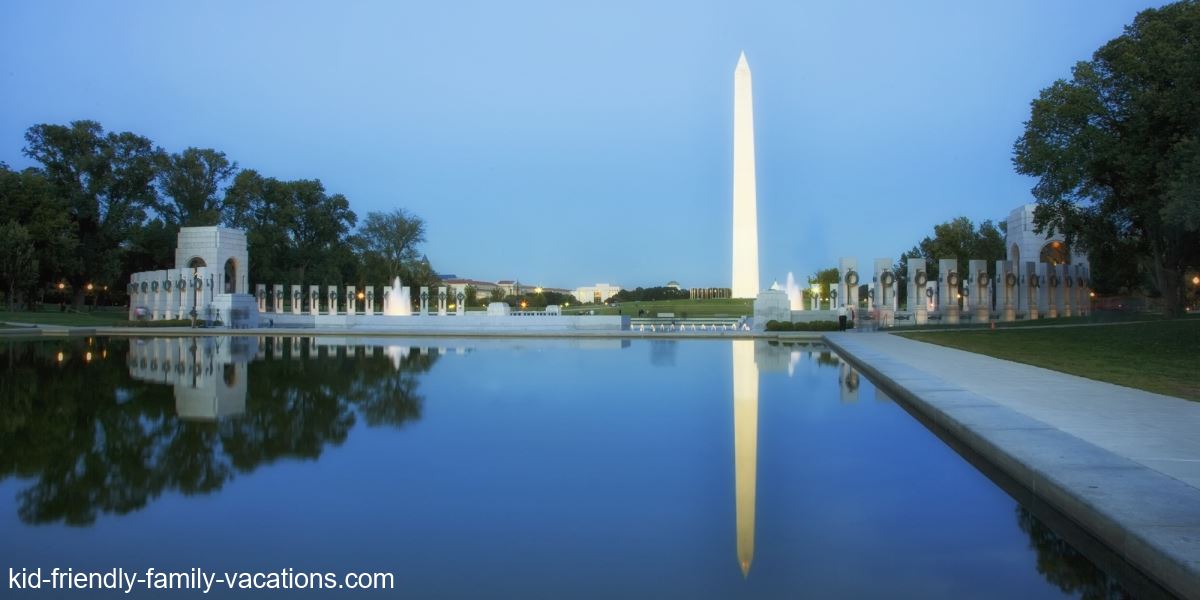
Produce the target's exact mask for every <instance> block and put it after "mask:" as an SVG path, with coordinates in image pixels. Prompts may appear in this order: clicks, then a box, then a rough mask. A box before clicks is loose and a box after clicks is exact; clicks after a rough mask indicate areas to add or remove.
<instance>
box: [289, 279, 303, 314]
mask: <svg viewBox="0 0 1200 600" xmlns="http://www.w3.org/2000/svg"><path fill="white" fill-rule="evenodd" d="M290 291H291V293H290V294H288V299H289V300H290V301H291V303H292V311H291V312H292V314H293V315H298V314H300V312H301V310H300V309H301V307H303V306H304V288H303V287H302V286H299V285H293V286H291V290H290Z"/></svg>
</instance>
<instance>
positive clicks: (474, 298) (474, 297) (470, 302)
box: [463, 285, 479, 306]
mask: <svg viewBox="0 0 1200 600" xmlns="http://www.w3.org/2000/svg"><path fill="white" fill-rule="evenodd" d="M463 293H464V294H465V295H466V297H467V299H466V302H467V306H479V290H477V289H475V286H473V285H468V286H467V289H466V290H464V291H463Z"/></svg>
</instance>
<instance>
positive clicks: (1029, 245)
mask: <svg viewBox="0 0 1200 600" xmlns="http://www.w3.org/2000/svg"><path fill="white" fill-rule="evenodd" d="M1036 207H1037V205H1036V204H1024V205H1021V206H1018V207H1016V208H1014V209H1013V210H1012V212H1010V213H1008V231H1007V232H1006V233H1005V236H1004V245H1005V248H1006V254H1007V257H1008V260H1010V261H1012V262H1013V263H1016V264H1021V263H1022V262H1025V261H1033V262H1044V263H1047V264H1051V265H1062V264H1067V265H1078V264H1083V265H1087V264H1088V257H1087V255H1086V254H1084V253H1082V252H1073V251H1072V250H1071V249H1070V248H1068V247H1067V242H1066V238H1065V237H1064V236H1063V234H1062V232H1055V233H1054V235H1045V234H1039V233H1036V232H1035V231H1034V225H1033V209H1034V208H1036Z"/></svg>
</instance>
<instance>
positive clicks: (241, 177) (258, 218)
mask: <svg viewBox="0 0 1200 600" xmlns="http://www.w3.org/2000/svg"><path fill="white" fill-rule="evenodd" d="M224 209H225V214H226V219H227V222H228V223H229V224H230V225H232V226H234V227H240V228H242V229H245V230H246V240H247V243H248V244H249V246H250V253H251V255H252V256H254V260H253V261H251V263H250V269H251V272H250V276H251V277H252V278H253V279H254V280H258V281H268V282H275V281H278V282H284V281H288V282H293V281H294V282H296V283H298V284H322V283H332V282H340V281H346V280H347V279H346V276H347V275H346V268H345V267H346V265H347V263H348V262H350V261H352V260H353V249H354V246H355V244H356V243H357V242H356V240H355V239H353V237H352V236H351V235H350V231H351V229H352V228H353V227H354V224H355V223H356V222H357V220H358V217H357V216H356V215H355V214H354V211H352V210H350V203H349V201H348V200H346V197H345V196H343V195H341V194H333V195H328V194H326V193H325V186H324V185H322V184H321V182H320V180H316V179H301V180H296V181H280V180H278V179H275V178H272V177H262V176H261V175H259V174H258V173H257V172H255V171H251V170H246V171H242V172H241V173H239V174H238V175H237V177H236V178H234V182H233V185H231V186H230V188H229V191H228V193H227V194H226V200H225V207H224Z"/></svg>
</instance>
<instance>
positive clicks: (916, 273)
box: [907, 258, 929, 325]
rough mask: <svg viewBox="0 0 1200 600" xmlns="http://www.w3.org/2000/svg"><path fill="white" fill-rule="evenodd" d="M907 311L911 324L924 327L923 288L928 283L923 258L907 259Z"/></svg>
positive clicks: (926, 317)
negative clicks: (911, 316) (910, 314)
mask: <svg viewBox="0 0 1200 600" xmlns="http://www.w3.org/2000/svg"><path fill="white" fill-rule="evenodd" d="M907 267H908V307H907V308H908V310H909V312H911V313H912V315H913V323H915V324H917V325H924V324H925V322H926V320H927V319H928V313H927V312H926V304H925V286H926V285H927V284H928V283H929V275H928V274H926V273H925V259H924V258H910V259H908V265H907Z"/></svg>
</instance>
